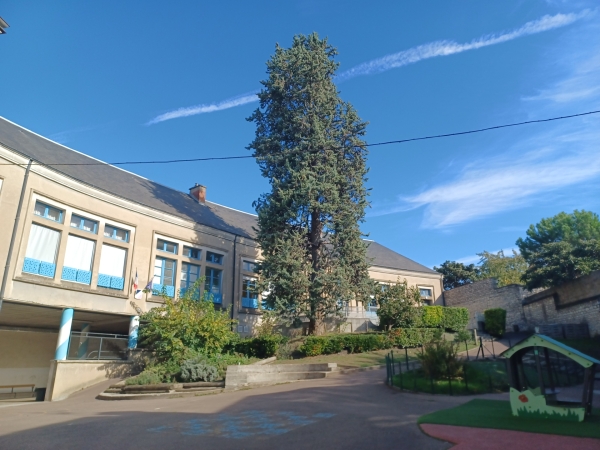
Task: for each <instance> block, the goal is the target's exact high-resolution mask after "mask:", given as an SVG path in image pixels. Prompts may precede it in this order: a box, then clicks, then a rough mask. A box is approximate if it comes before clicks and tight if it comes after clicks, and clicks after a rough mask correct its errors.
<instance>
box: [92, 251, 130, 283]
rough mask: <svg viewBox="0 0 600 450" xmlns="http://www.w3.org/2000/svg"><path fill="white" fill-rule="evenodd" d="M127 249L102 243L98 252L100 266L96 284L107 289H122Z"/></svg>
mask: <svg viewBox="0 0 600 450" xmlns="http://www.w3.org/2000/svg"><path fill="white" fill-rule="evenodd" d="M126 259H127V251H126V250H125V249H122V248H119V247H113V246H112V245H106V244H103V245H102V253H100V268H99V270H98V286H99V287H105V288H109V289H118V290H120V291H122V290H123V288H124V285H125V279H124V278H123V274H124V273H125V261H126Z"/></svg>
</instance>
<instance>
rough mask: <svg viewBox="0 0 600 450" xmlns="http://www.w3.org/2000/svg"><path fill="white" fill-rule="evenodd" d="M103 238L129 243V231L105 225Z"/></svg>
mask: <svg viewBox="0 0 600 450" xmlns="http://www.w3.org/2000/svg"><path fill="white" fill-rule="evenodd" d="M104 237H107V238H110V239H116V240H117V241H123V242H129V231H127V230H123V229H121V228H117V227H113V226H112V225H106V226H105V227H104Z"/></svg>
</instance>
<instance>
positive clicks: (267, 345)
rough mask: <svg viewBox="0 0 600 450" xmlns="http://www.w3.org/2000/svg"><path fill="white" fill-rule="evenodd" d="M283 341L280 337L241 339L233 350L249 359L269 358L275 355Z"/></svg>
mask: <svg viewBox="0 0 600 450" xmlns="http://www.w3.org/2000/svg"><path fill="white" fill-rule="evenodd" d="M284 340H285V338H284V337H282V336H266V337H256V338H250V339H243V340H241V341H240V342H237V343H236V344H235V347H234V350H235V351H236V352H237V353H241V354H243V355H246V356H247V357H249V358H261V359H264V358H270V357H271V356H274V355H275V353H277V349H278V348H279V345H280V344H282V343H283V341H284Z"/></svg>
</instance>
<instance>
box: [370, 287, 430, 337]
mask: <svg viewBox="0 0 600 450" xmlns="http://www.w3.org/2000/svg"><path fill="white" fill-rule="evenodd" d="M375 299H376V300H377V303H378V304H379V309H378V310H377V315H378V316H379V324H380V326H383V327H385V328H411V327H417V326H419V325H421V317H422V314H423V311H422V304H421V293H420V292H419V289H418V288H417V287H416V286H409V285H408V283H407V281H406V280H404V281H400V279H398V282H397V283H396V284H393V285H391V286H389V287H388V288H387V289H386V290H384V291H381V292H379V293H378V294H377V295H376V296H375Z"/></svg>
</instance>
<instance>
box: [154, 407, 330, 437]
mask: <svg viewBox="0 0 600 450" xmlns="http://www.w3.org/2000/svg"><path fill="white" fill-rule="evenodd" d="M333 416H335V414H332V413H316V414H313V415H311V416H305V415H302V414H298V413H295V412H293V411H279V412H267V411H258V410H250V411H244V412H242V413H238V414H225V413H224V414H215V415H210V416H202V417H199V418H196V419H190V420H186V421H184V422H179V423H174V424H172V425H162V426H158V427H153V428H148V431H152V432H155V433H163V432H175V433H180V434H183V435H187V436H219V437H226V438H231V439H244V438H248V437H253V436H261V435H262V436H277V435H280V434H284V433H287V432H289V431H292V430H294V429H296V428H300V427H304V426H306V425H311V424H313V423H316V422H318V421H319V420H323V419H330V418H332V417H333Z"/></svg>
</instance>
